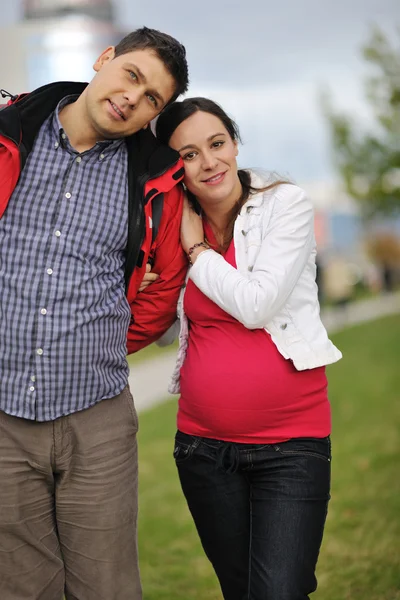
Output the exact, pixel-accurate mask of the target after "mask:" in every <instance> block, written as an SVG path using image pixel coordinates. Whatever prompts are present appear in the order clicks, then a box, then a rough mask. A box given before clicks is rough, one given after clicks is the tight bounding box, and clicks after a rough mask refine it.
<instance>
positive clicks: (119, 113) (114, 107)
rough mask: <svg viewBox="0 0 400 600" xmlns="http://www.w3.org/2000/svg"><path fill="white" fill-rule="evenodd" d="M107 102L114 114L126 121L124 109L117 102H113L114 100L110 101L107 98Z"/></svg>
mask: <svg viewBox="0 0 400 600" xmlns="http://www.w3.org/2000/svg"><path fill="white" fill-rule="evenodd" d="M109 103H110V106H111V110H112V111H113V112H114V114H115V115H117V116H118V117H119V118H120V119H122V120H123V121H126V116H125V114H124V111H123V110H122V109H121V108H120V107H119V106H118V105H117V104H115V102H112V101H111V100H109Z"/></svg>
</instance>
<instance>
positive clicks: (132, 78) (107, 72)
mask: <svg viewBox="0 0 400 600" xmlns="http://www.w3.org/2000/svg"><path fill="white" fill-rule="evenodd" d="M93 68H94V70H95V71H96V72H97V73H96V75H95V76H94V78H93V79H92V81H91V82H90V84H89V85H88V86H87V88H86V90H85V92H84V94H85V104H86V117H87V118H88V119H89V123H90V126H91V127H92V128H93V130H94V131H95V133H96V137H97V138H98V139H116V138H121V137H126V136H128V135H132V134H133V133H136V132H137V131H139V129H142V128H143V127H145V126H146V125H147V124H148V123H150V121H151V120H152V119H154V117H156V116H157V115H158V114H159V113H160V112H161V111H162V109H163V108H164V107H165V106H166V104H167V103H168V102H169V100H171V98H172V96H173V94H174V92H175V88H176V84H175V80H174V78H173V77H172V75H171V74H170V73H169V71H168V70H167V69H166V67H165V66H164V63H163V62H162V60H161V59H160V58H159V57H158V56H157V54H156V53H155V52H154V51H152V50H133V51H132V52H128V53H127V54H123V55H121V56H118V57H117V58H114V48H108V49H107V50H106V51H105V52H103V54H101V56H100V57H99V58H98V59H97V61H96V62H95V64H94V67H93Z"/></svg>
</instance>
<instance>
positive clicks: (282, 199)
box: [250, 170, 312, 212]
mask: <svg viewBox="0 0 400 600" xmlns="http://www.w3.org/2000/svg"><path fill="white" fill-rule="evenodd" d="M250 174H251V185H252V187H253V188H255V189H259V190H260V192H258V193H256V194H255V195H254V196H253V199H255V198H257V199H258V201H259V202H260V203H262V204H264V207H265V208H268V207H269V208H273V209H274V212H275V211H280V210H282V209H285V208H288V207H290V206H292V205H294V206H297V205H302V206H306V205H308V206H310V207H311V208H312V202H311V200H310V198H309V196H308V194H307V192H306V191H305V190H304V189H303V188H301V187H299V186H298V185H296V184H295V183H291V182H290V181H285V180H284V179H283V178H281V179H279V178H277V177H276V176H272V175H269V174H268V173H260V172H259V171H253V170H251V171H250Z"/></svg>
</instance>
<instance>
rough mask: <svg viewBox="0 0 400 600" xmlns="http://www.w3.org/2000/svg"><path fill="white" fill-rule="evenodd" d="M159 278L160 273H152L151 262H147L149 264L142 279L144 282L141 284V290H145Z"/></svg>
mask: <svg viewBox="0 0 400 600" xmlns="http://www.w3.org/2000/svg"><path fill="white" fill-rule="evenodd" d="M158 278H159V275H157V273H152V272H151V264H150V263H147V265H146V273H145V274H144V277H143V279H142V283H141V284H140V286H139V292H143V290H145V289H146V288H147V286H148V285H150V284H151V283H153V281H156V280H157V279H158Z"/></svg>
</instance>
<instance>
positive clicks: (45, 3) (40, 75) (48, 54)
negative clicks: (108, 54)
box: [0, 0, 123, 94]
mask: <svg viewBox="0 0 400 600" xmlns="http://www.w3.org/2000/svg"><path fill="white" fill-rule="evenodd" d="M122 36H123V32H121V31H119V30H118V29H117V28H116V27H115V25H114V21H113V7H112V1H111V0H24V2H23V15H22V19H21V21H20V22H19V23H16V24H15V25H13V26H11V27H7V28H0V53H1V56H2V57H3V59H2V61H1V63H0V87H1V88H4V89H6V90H8V91H9V92H11V93H13V94H16V93H20V92H26V91H30V90H32V89H34V88H36V87H38V86H40V85H44V84H46V83H49V82H50V81H60V80H73V81H88V80H89V79H91V77H92V76H93V70H92V65H93V63H94V62H95V60H96V58H97V56H99V54H100V53H101V52H102V51H103V50H104V49H105V48H107V46H110V45H114V44H115V43H116V42H117V41H119V39H120V38H121V37H122Z"/></svg>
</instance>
